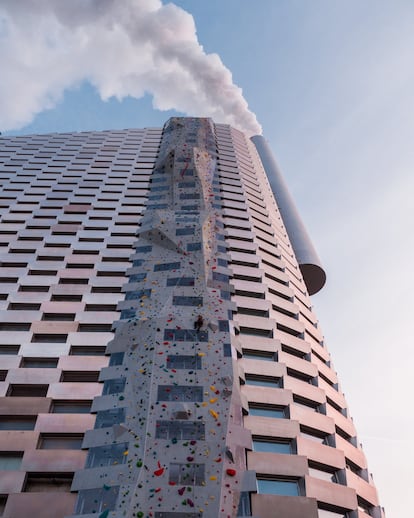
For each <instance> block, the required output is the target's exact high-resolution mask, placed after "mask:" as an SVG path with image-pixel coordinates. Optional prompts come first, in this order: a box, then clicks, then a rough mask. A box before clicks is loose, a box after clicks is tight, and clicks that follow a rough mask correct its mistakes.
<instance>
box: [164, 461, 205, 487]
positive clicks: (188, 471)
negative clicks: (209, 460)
mask: <svg viewBox="0 0 414 518" xmlns="http://www.w3.org/2000/svg"><path fill="white" fill-rule="evenodd" d="M169 474H170V477H169V482H170V484H171V483H175V484H180V485H185V486H201V485H203V484H204V482H205V480H204V478H205V476H204V464H193V463H190V462H188V463H185V464H184V463H179V462H172V463H171V464H170V469H169Z"/></svg>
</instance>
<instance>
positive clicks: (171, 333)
mask: <svg viewBox="0 0 414 518" xmlns="http://www.w3.org/2000/svg"><path fill="white" fill-rule="evenodd" d="M164 340H171V341H174V340H175V341H177V342H208V331H203V330H200V331H196V330H195V329H165V330H164Z"/></svg>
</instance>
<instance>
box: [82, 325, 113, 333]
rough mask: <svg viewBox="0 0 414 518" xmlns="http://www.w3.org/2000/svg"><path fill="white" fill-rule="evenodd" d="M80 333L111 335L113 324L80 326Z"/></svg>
mask: <svg viewBox="0 0 414 518" xmlns="http://www.w3.org/2000/svg"><path fill="white" fill-rule="evenodd" d="M78 331H80V332H81V333H98V332H100V333H110V332H111V331H112V324H79V326H78Z"/></svg>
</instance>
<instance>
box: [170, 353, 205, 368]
mask: <svg viewBox="0 0 414 518" xmlns="http://www.w3.org/2000/svg"><path fill="white" fill-rule="evenodd" d="M167 368H168V369H201V356H198V355H181V354H177V355H174V356H168V357H167Z"/></svg>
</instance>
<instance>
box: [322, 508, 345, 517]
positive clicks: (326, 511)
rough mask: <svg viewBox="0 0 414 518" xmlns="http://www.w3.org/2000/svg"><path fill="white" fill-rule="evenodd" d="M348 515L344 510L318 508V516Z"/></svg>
mask: <svg viewBox="0 0 414 518" xmlns="http://www.w3.org/2000/svg"><path fill="white" fill-rule="evenodd" d="M346 517H347V515H346V514H344V513H343V512H342V511H328V510H327V509H319V508H318V518H346Z"/></svg>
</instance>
